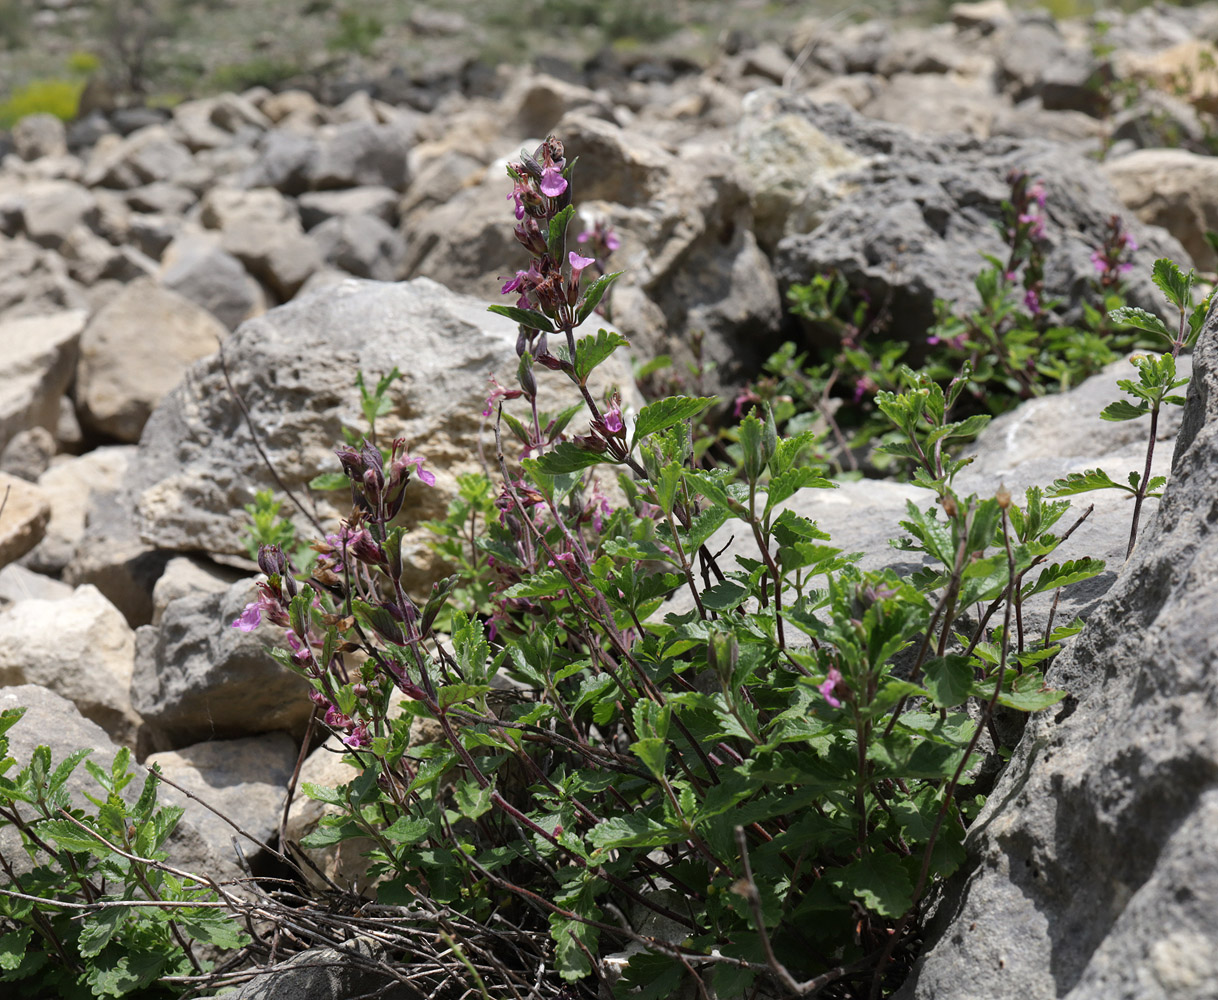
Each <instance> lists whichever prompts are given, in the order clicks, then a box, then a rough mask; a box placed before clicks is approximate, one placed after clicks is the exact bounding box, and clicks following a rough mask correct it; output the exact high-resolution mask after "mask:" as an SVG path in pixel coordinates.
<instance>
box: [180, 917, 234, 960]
mask: <svg viewBox="0 0 1218 1000" xmlns="http://www.w3.org/2000/svg"><path fill="white" fill-rule="evenodd" d="M179 923H180V924H181V927H182V929H183V930H185V931H186V933H187V934H189V935H190V936H191V937H192V938H195V939H196V940H198V941H206V942H207V943H208V944H210V945H213V946H214V947H216V948H219V949H220V950H221V951H233V950H235V949H237V948H242V947H244V946H245V945H247V944H249V938H248V937H247V936H246V935H245V933H244V932H243V931H242V930H241V926H240V925H239V924H238V923H237V922H236V921H235V920H233V919H232V917H230V916H228V915H227V914H220V915H217V916H210V915H209V916H199V917H185V918H181V919H180V920H179Z"/></svg>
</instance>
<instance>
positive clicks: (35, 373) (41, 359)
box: [0, 310, 86, 449]
mask: <svg viewBox="0 0 1218 1000" xmlns="http://www.w3.org/2000/svg"><path fill="white" fill-rule="evenodd" d="M85 319H86V314H85V312H84V311H83V310H72V311H67V312H60V313H56V314H54V315H48V316H31V317H27V318H24V319H12V320H3V321H0V370H3V371H4V373H5V374H4V378H3V379H0V449H2V448H3V447H4V446H5V445H7V444H8V442H9V441H10V440H12V438H13V437H14V436H16V435H17V434H19V433H20V432H21V431H24V430H29V429H30V428H32V427H45V428H46V429H47V430H50V431H54V430H55V427H56V425H57V424H58V422H59V400H60V399H61V398H62V396H63V394H64V393H65V392H66V391H67V389H68V386H70V385H71V384H72V375H73V373H74V372H75V370H76V356H77V351H78V348H79V344H80V334H81V331H82V330H83V329H84V326H85Z"/></svg>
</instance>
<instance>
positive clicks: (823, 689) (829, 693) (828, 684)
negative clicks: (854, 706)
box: [816, 667, 842, 708]
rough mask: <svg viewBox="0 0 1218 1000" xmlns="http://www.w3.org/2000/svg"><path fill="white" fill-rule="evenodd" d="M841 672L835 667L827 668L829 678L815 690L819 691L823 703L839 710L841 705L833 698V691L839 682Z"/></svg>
mask: <svg viewBox="0 0 1218 1000" xmlns="http://www.w3.org/2000/svg"><path fill="white" fill-rule="evenodd" d="M841 679H842V675H841V671H839V670H838V669H837V667H830V668H829V676H828V677H826V678H825V683H824V684H821V685H820V686H819V687H818V688H817V689H816V690H817V691H819V692H820V693H821V694H822V695H823V696H824V698H825V701H827V702H828V703H829V705H830V706H831V707H833V708H841V707H842V703H841V702H840V701H838V700H837V699H836V698H835V697H833V691H834V689H835V688H836V687H837V685H838V683H839V682H840V681H841Z"/></svg>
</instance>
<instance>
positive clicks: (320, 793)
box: [300, 781, 347, 806]
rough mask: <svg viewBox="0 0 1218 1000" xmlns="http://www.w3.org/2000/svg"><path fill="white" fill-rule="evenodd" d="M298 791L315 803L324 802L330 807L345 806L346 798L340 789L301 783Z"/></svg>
mask: <svg viewBox="0 0 1218 1000" xmlns="http://www.w3.org/2000/svg"><path fill="white" fill-rule="evenodd" d="M300 790H301V791H302V792H304V793H305V795H307V796H308V797H309V798H311V799H313V800H314V801H315V802H326V803H328V804H329V805H332V806H345V805H346V804H347V797H346V796H345V795H344V794H343V793H342V789H341V788H327V787H326V786H325V785H315V784H313V782H311V781H302V782H301V783H300Z"/></svg>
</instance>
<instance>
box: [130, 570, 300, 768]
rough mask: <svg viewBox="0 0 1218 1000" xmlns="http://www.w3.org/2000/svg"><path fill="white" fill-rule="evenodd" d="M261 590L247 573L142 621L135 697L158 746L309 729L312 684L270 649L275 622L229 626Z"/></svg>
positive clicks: (189, 596) (157, 747) (134, 689)
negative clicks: (247, 628) (150, 621)
mask: <svg viewBox="0 0 1218 1000" xmlns="http://www.w3.org/2000/svg"><path fill="white" fill-rule="evenodd" d="M255 596H256V591H255V590H254V587H253V585H252V583H251V582H250V581H248V580H242V581H238V582H237V583H235V584H233V585H231V586H230V587H228V588H226V589H225V590H223V591H219V592H215V593H206V592H200V593H193V594H190V595H188V596H186V597H180V598H178V599H177V600H175V601H172V602H171V603H170V604H169V606H168V607H167V608H166V609H165V612H164V614H163V615H162V617H161V622H160V624H159V625H147V626H144V627H142V628H140V629H139V630H138V632H137V639H136V666H135V675H134V677H133V678H132V682H131V700H132V703H133V704H134V706H135V708H136V710H137V711H138V712H139V713H140V714H141V716H143V718H144V720H145V721H146V722H147V723H148V726H149V728H150V735H151V740H152V743H153V746H154V748H155V749H157V750H169V749H175V748H178V747H183V746H188V745H190V744H192V743H198V742H200V741H201V740H208V739H235V738H239V737H243V736H252V735H256V734H258V733H268V732H273V731H275V730H285V731H287V732H289V733H292V734H293V735H294V736H300V735H301V734H302V733H303V732H304V728H305V724H306V722H307V721H308V718H309V714H310V712H311V711H312V707H313V705H312V702H310V701H309V698H308V691H309V687H308V685H307V684H306V683H305V681H304V680H302V679H301V678H299V677H297V676H296V675H295V674H293V673H291V672H290V671H288V670H285V669H284V668H283V667H281V666H280V665H279V664H278V663H276V662H275V661H274V660H273V659H271V657H269V656H268V655H267V653H266V646H267V643H268V642H269V641H273V630H269V629H263V630H261V631H258V632H252V633H251V632H242V631H240V630H239V629H234V628H232V627H231V625H232V622H233V621H234V620H235V619H236V618H237V617H238V616H239V615H240V614H241V612H242V609H243V608H244V607H245V605H246V604H248V603H249V602H250V601H252V600H254V598H255Z"/></svg>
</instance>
